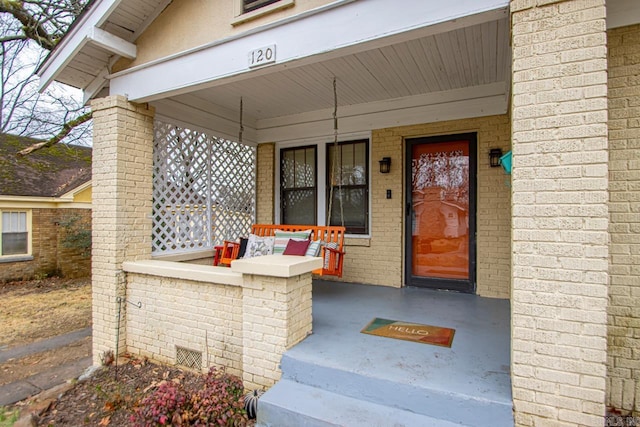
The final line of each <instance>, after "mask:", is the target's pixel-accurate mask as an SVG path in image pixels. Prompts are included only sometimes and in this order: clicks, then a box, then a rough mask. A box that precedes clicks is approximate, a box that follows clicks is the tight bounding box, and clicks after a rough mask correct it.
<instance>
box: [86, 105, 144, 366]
mask: <svg viewBox="0 0 640 427" xmlns="http://www.w3.org/2000/svg"><path fill="white" fill-rule="evenodd" d="M91 108H92V110H93V177H92V180H93V214H92V221H93V228H92V240H93V247H92V265H91V268H92V288H93V359H94V363H99V362H100V356H101V355H102V354H103V353H104V352H105V351H107V350H112V351H114V350H115V348H116V336H117V326H118V325H117V322H116V315H117V308H118V303H117V300H118V298H122V297H124V295H125V277H124V273H123V272H122V263H123V262H124V261H134V260H140V259H150V258H151V212H152V169H153V155H152V154H153V118H154V110H153V108H150V107H148V106H147V105H138V104H132V103H129V102H128V101H127V99H126V98H125V97H123V96H111V97H107V98H101V99H98V100H95V101H93V102H92V103H91ZM121 321H122V322H123V323H121V324H120V328H121V329H122V327H123V325H125V323H124V317H123V318H121ZM124 336H125V334H124V333H122V331H121V333H120V342H119V343H118V347H119V349H124V348H125V346H124V344H125V342H124Z"/></svg>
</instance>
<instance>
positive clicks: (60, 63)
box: [36, 0, 122, 92]
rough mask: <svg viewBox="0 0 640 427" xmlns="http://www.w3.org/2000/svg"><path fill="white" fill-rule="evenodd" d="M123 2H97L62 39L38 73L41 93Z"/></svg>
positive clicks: (108, 0)
mask: <svg viewBox="0 0 640 427" xmlns="http://www.w3.org/2000/svg"><path fill="white" fill-rule="evenodd" d="M121 1H122V0H96V2H95V3H93V4H92V5H91V9H89V10H88V11H86V12H84V13H83V14H82V16H81V17H80V21H79V22H77V23H76V24H75V25H73V26H72V28H71V30H70V31H69V33H67V35H66V36H65V37H63V38H62V40H61V41H60V43H59V44H58V45H57V46H56V48H55V49H54V50H53V51H52V52H51V53H50V54H49V56H48V57H47V59H46V60H45V61H44V63H43V64H42V65H41V66H40V67H39V68H38V70H37V71H36V73H37V74H38V77H40V87H39V90H40V92H42V91H44V90H45V89H46V88H47V86H49V84H51V82H52V81H54V80H55V79H56V77H57V76H58V75H59V74H60V72H61V71H62V70H63V69H64V68H65V67H66V66H67V65H68V64H69V63H70V62H71V60H72V59H73V58H74V57H75V56H76V55H77V54H78V52H80V50H81V49H82V47H84V45H85V44H86V43H87V42H88V37H87V36H88V35H89V33H90V32H91V31H92V30H93V28H95V27H98V26H100V25H102V24H103V23H104V22H105V21H106V20H107V19H108V17H109V16H110V15H111V13H112V12H113V11H114V10H115V8H116V7H118V5H119V4H120V2H121Z"/></svg>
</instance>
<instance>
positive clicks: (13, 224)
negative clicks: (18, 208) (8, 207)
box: [2, 212, 27, 232]
mask: <svg viewBox="0 0 640 427" xmlns="http://www.w3.org/2000/svg"><path fill="white" fill-rule="evenodd" d="M2 231H3V232H18V231H23V232H24V231H27V213H26V212H2Z"/></svg>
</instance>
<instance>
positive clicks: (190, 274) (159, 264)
mask: <svg viewBox="0 0 640 427" xmlns="http://www.w3.org/2000/svg"><path fill="white" fill-rule="evenodd" d="M122 269H123V270H124V271H126V272H127V273H138V274H147V275H150V276H160V277H171V278H174V279H183V280H194V281H196V282H211V283H218V284H222V285H231V286H242V284H243V279H242V274H240V273H234V272H233V271H231V270H230V269H229V268H227V267H213V266H210V265H197V264H187V263H183V262H173V261H158V260H143V261H126V262H123V263H122Z"/></svg>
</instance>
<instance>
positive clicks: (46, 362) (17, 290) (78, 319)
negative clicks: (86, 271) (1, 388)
mask: <svg viewBox="0 0 640 427" xmlns="http://www.w3.org/2000/svg"><path fill="white" fill-rule="evenodd" d="M0 298H1V299H2V305H1V306H0V350H1V349H6V348H11V347H15V346H19V345H24V344H29V343H32V342H34V341H38V340H41V339H45V338H50V337H54V336H57V335H61V334H65V333H68V332H72V331H75V330H78V329H83V328H86V327H89V326H91V281H90V279H88V278H86V279H73V280H64V279H60V278H58V277H50V278H46V279H42V280H33V281H21V282H9V283H2V284H0ZM90 355H91V338H90V337H88V338H85V339H83V340H81V341H78V342H75V343H72V344H70V345H68V346H65V347H61V348H58V349H55V350H52V351H45V352H41V353H37V354H33V355H30V356H27V357H23V358H19V359H10V360H8V361H6V362H5V363H2V364H0V385H4V384H8V383H11V382H14V381H17V380H20V379H24V378H28V377H30V376H32V375H36V374H39V373H41V372H45V371H46V370H48V369H50V368H52V367H54V366H59V365H62V364H64V363H67V362H70V361H73V360H77V359H81V358H83V357H87V356H90Z"/></svg>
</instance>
